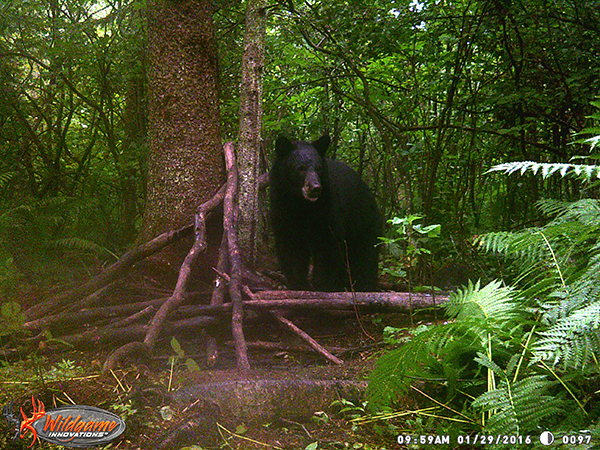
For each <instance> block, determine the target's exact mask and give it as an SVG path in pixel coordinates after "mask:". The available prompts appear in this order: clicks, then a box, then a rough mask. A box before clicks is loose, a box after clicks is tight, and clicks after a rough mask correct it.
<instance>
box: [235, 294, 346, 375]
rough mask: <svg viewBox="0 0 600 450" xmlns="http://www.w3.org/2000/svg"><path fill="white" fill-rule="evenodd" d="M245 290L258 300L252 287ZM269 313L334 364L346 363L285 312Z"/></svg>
mask: <svg viewBox="0 0 600 450" xmlns="http://www.w3.org/2000/svg"><path fill="white" fill-rule="evenodd" d="M244 292H246V295H248V296H249V297H250V298H251V299H253V300H254V301H257V300H256V298H257V297H256V296H255V295H254V294H253V293H252V292H251V291H250V289H248V287H247V286H246V287H245V289H244ZM258 302H261V300H258ZM269 314H270V315H271V316H272V317H274V318H275V319H276V320H277V321H278V322H279V323H280V324H281V325H283V326H284V327H285V328H287V329H288V330H290V331H291V332H292V333H294V334H295V335H296V336H298V337H299V338H300V339H302V340H303V341H304V342H306V343H307V344H308V345H309V346H310V347H311V348H312V349H313V350H315V351H316V352H317V353H319V354H321V355H323V356H324V357H325V358H326V359H328V360H329V361H331V362H333V363H334V364H338V365H340V364H343V363H344V361H342V360H341V359H339V358H337V357H336V356H334V355H333V354H331V352H329V351H328V350H327V349H326V348H325V347H323V346H322V345H321V344H319V343H318V342H317V341H316V340H315V339H313V338H312V337H311V336H310V335H309V334H308V333H307V332H305V331H304V330H302V329H301V328H300V327H299V326H297V325H296V324H295V323H293V322H292V321H291V320H289V319H288V318H286V317H284V316H283V314H281V312H279V311H269Z"/></svg>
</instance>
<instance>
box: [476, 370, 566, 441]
mask: <svg viewBox="0 0 600 450" xmlns="http://www.w3.org/2000/svg"><path fill="white" fill-rule="evenodd" d="M554 385H556V381H548V380H547V378H546V376H545V375H534V376H530V377H527V378H524V379H522V380H518V381H516V382H512V381H511V380H510V379H508V378H504V379H502V380H501V382H500V383H499V387H498V389H495V390H493V391H488V392H486V393H484V394H482V395H480V396H479V397H477V398H476V399H475V400H474V401H473V403H472V406H473V407H474V408H476V409H480V410H481V411H482V412H484V413H487V414H489V415H490V419H489V421H488V422H487V423H486V424H485V432H486V433H489V434H527V433H531V432H534V431H535V430H536V429H537V427H538V426H539V425H540V424H541V423H542V422H543V421H544V420H545V419H549V418H551V417H552V416H555V415H556V414H560V413H563V412H564V402H563V401H562V400H559V399H557V398H555V397H552V396H550V395H546V393H547V392H548V390H549V389H550V388H551V387H553V386H554Z"/></svg>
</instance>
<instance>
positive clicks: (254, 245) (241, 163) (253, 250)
mask: <svg viewBox="0 0 600 450" xmlns="http://www.w3.org/2000/svg"><path fill="white" fill-rule="evenodd" d="M266 16H267V13H266V0H249V1H248V2H247V6H246V35H245V38H244V54H243V57H242V83H241V92H240V113H239V115H240V130H239V136H238V149H237V167H238V176H239V191H238V204H239V213H240V215H239V218H238V239H239V245H240V249H241V252H242V255H244V256H245V258H246V260H247V262H249V263H250V264H253V263H254V262H255V260H256V257H257V254H258V244H259V241H260V236H261V235H262V233H261V226H262V227H264V224H263V223H262V220H261V217H262V215H261V214H260V202H259V189H258V183H256V180H257V179H258V177H259V175H260V173H261V168H260V149H261V128H262V92H263V72H264V65H265V56H264V53H265V33H266V31H265V30H266Z"/></svg>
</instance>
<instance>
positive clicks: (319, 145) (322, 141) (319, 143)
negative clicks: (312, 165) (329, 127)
mask: <svg viewBox="0 0 600 450" xmlns="http://www.w3.org/2000/svg"><path fill="white" fill-rule="evenodd" d="M330 142H331V139H330V138H329V135H328V134H324V135H323V136H321V137H320V138H319V139H317V140H316V141H314V142H313V144H312V145H313V147H314V148H316V149H317V151H318V152H319V155H321V156H325V152H326V151H327V149H328V148H329V144H330Z"/></svg>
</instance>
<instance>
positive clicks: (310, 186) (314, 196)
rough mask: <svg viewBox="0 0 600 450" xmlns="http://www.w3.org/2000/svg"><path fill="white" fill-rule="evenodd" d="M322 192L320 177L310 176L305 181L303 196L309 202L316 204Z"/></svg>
mask: <svg viewBox="0 0 600 450" xmlns="http://www.w3.org/2000/svg"><path fill="white" fill-rule="evenodd" d="M322 190H323V189H322V188H321V183H320V182H319V177H318V176H317V175H316V174H310V175H308V176H307V177H306V179H305V180H304V186H302V196H303V197H304V198H305V199H306V200H308V201H309V202H316V201H317V200H318V199H319V195H321V191H322Z"/></svg>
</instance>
